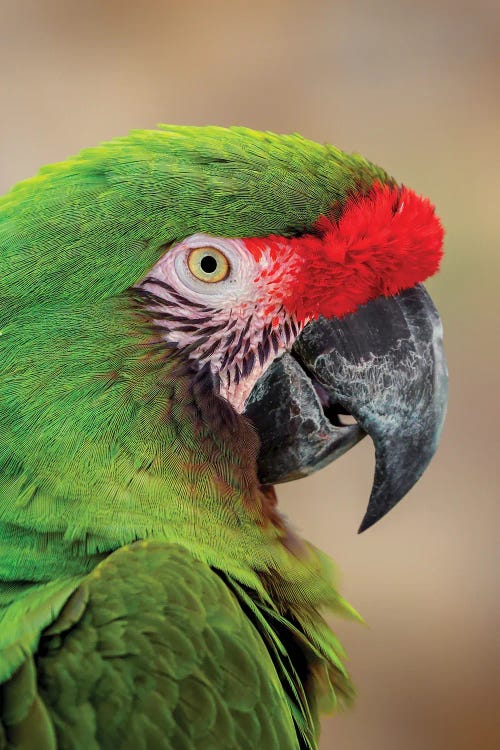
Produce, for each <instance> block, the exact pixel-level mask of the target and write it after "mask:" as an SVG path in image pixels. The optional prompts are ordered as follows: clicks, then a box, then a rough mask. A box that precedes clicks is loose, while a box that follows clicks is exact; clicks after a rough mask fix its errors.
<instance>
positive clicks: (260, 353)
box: [257, 341, 266, 367]
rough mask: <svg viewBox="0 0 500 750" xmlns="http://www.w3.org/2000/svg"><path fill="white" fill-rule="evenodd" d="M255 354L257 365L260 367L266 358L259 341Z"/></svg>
mask: <svg viewBox="0 0 500 750" xmlns="http://www.w3.org/2000/svg"><path fill="white" fill-rule="evenodd" d="M257 354H258V355H259V365H260V366H261V367H262V366H263V364H264V362H265V361H266V358H265V356H264V350H263V348H262V344H261V342H260V341H259V343H258V344H257Z"/></svg>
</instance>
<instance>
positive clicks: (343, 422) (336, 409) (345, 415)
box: [312, 380, 357, 427]
mask: <svg viewBox="0 0 500 750" xmlns="http://www.w3.org/2000/svg"><path fill="white" fill-rule="evenodd" d="M312 383H313V386H314V390H315V391H316V394H317V396H318V398H319V401H320V404H321V406H322V408H323V414H324V415H325V417H326V418H327V419H328V421H329V422H330V424H332V425H333V426H334V427H348V426H349V425H353V424H357V422H356V420H355V419H354V417H353V416H352V414H349V412H348V411H346V409H345V408H344V407H343V406H342V405H341V404H339V402H338V401H332V399H331V396H330V394H329V393H328V391H327V390H326V388H324V387H323V386H322V385H321V383H318V381H317V380H313V381H312Z"/></svg>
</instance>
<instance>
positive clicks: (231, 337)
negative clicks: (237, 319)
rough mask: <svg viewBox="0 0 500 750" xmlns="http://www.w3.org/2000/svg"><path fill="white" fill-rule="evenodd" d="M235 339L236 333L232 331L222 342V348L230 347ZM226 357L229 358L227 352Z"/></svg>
mask: <svg viewBox="0 0 500 750" xmlns="http://www.w3.org/2000/svg"><path fill="white" fill-rule="evenodd" d="M235 338H236V331H233V332H232V333H230V334H229V336H227V338H226V340H225V342H224V346H230V345H231V344H232V343H233V341H234V339H235ZM227 356H229V352H227Z"/></svg>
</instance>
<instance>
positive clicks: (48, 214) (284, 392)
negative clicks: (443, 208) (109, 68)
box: [0, 126, 446, 750]
mask: <svg viewBox="0 0 500 750" xmlns="http://www.w3.org/2000/svg"><path fill="white" fill-rule="evenodd" d="M442 239H443V231H442V228H441V225H440V223H439V220H438V219H437V218H436V216H435V214H434V209H433V207H432V205H431V204H430V203H429V202H428V201H427V200H425V199H423V198H421V197H419V196H417V195H416V194H415V193H414V192H412V191H411V190H409V189H408V188H406V187H404V186H402V185H399V184H397V183H396V182H395V181H394V180H393V179H392V178H391V177H389V175H388V174H387V173H386V172H385V171H384V170H382V169H380V168H379V167H376V166H374V165H373V164H371V163H370V162H368V161H366V160H365V159H364V158H362V157H361V156H358V155H350V154H346V153H344V152H342V151H340V150H338V149H336V148H334V147H332V146H329V145H327V146H323V145H319V144H317V143H313V142H311V141H308V140H305V139H304V138H302V137H300V136H298V135H274V134H271V133H260V132H254V131H251V130H247V129H244V128H231V129H223V128H216V127H206V128H192V127H170V126H169V127H161V128H159V129H158V130H154V131H135V132H132V133H131V134H130V135H129V136H127V137H124V138H118V139H116V140H113V141H111V142H109V143H105V144H103V145H101V146H98V147H96V148H91V149H87V150H85V151H83V152H82V153H81V154H79V155H78V156H76V157H74V158H71V159H68V160H67V161H65V162H62V163H60V164H55V165H52V166H48V167H45V168H43V169H42V170H41V171H40V173H39V174H38V176H36V177H34V178H33V179H29V180H26V181H24V182H21V183H20V184H18V185H16V186H15V187H14V188H13V189H12V190H11V191H10V192H8V193H7V194H6V195H5V196H3V198H1V199H0V248H1V253H0V299H1V306H0V308H1V325H0V334H1V335H0V544H1V547H0V694H1V701H0V748H2V749H3V748H19V749H26V748H37V750H40V749H44V750H45V749H47V750H48V749H52V748H75V749H76V748H79V749H82V750H83V749H84V750H94V749H97V748H106V749H111V748H113V749H115V748H122V749H126V748H134V750H136V749H137V748H148V749H151V748H155V749H156V748H158V749H160V750H161V749H162V748H164V749H165V750H166V749H168V750H197V749H198V748H203V750H211V749H213V750H232V749H235V748H238V749H240V750H241V749H243V750H244V749H250V748H252V749H254V748H262V749H263V750H274V749H276V750H277V749H278V748H279V750H288V749H290V750H292V748H293V749H294V750H297V749H298V748H301V749H306V748H307V749H308V750H312V749H313V748H316V747H317V742H318V734H319V723H318V716H319V714H320V713H321V712H323V711H329V710H331V709H334V708H335V707H336V706H337V705H338V704H342V703H345V702H348V701H349V700H350V699H351V696H352V687H351V683H350V680H349V677H348V675H347V673H346V670H345V668H344V666H343V663H342V657H343V652H342V648H341V646H340V645H339V643H338V641H337V639H336V638H335V636H334V634H333V633H332V631H331V629H330V627H329V626H328V625H327V623H326V621H325V619H324V615H325V613H328V612H336V613H338V614H340V615H349V616H353V617H355V613H354V611H353V610H352V609H351V608H350V607H349V606H348V605H347V604H346V603H345V602H344V601H343V599H342V598H341V597H340V596H339V594H338V593H337V590H336V588H335V583H334V576H333V570H332V565H331V564H330V561H329V560H328V559H327V557H326V556H325V555H324V554H323V553H321V552H320V551H318V550H317V549H316V548H315V547H314V546H312V545H311V544H309V543H308V542H306V541H304V540H302V539H300V538H299V537H298V535H297V534H295V533H294V532H293V531H292V530H291V528H290V526H289V524H288V523H287V521H286V520H285V518H284V517H283V516H282V515H281V513H280V510H279V508H278V506H277V502H276V496H275V493H274V490H273V487H272V485H273V484H274V483H276V482H280V481H286V480H290V479H294V478H296V477H300V476H304V475H306V474H308V473H310V472H311V471H313V470H315V469H317V468H319V467H321V466H324V465H325V464H327V463H328V462H330V461H331V460H333V459H334V458H336V457H337V456H338V455H340V454H342V453H343V452H345V451H346V450H347V449H349V448H350V447H352V446H353V445H354V444H355V443H356V442H358V441H359V440H360V439H361V437H363V436H364V435H365V434H366V433H368V434H369V435H370V436H371V437H372V439H373V441H374V443H375V448H376V470H375V479H374V487H373V491H372V495H371V498H370V502H369V505H368V510H367V513H366V516H365V518H364V521H363V523H362V528H367V527H368V526H370V525H371V524H373V523H374V522H375V521H376V520H377V519H378V518H380V517H381V516H382V515H383V514H384V513H386V512H387V511H388V510H389V508H390V507H392V506H393V505H394V504H395V503H396V502H397V501H398V500H399V499H400V498H401V497H402V496H403V495H404V494H405V493H406V492H407V491H408V489H409V488H410V487H411V486H412V485H413V484H414V482H415V481H416V480H417V479H418V477H419V476H420V474H421V473H422V472H423V470H424V469H425V467H426V466H427V464H428V462H429V461H430V459H431V457H432V454H433V453H434V451H435V448H436V445H437V440H438V436H439V432H440V428H441V425H442V421H443V417H444V411H445V403H446V366H445V361H444V356H443V353H442V345H441V328H440V322H439V318H438V316H437V313H436V311H435V309H434V307H433V305H432V302H431V301H430V299H429V297H428V296H427V293H426V292H425V290H424V288H423V287H422V286H421V282H422V281H423V280H424V279H425V278H427V277H428V276H430V275H431V274H433V273H434V272H435V271H436V270H437V268H438V265H439V260H440V256H441V245H442ZM344 414H350V415H352V416H354V417H355V418H356V420H357V421H356V424H352V423H345V420H344V419H343V417H342V415H344Z"/></svg>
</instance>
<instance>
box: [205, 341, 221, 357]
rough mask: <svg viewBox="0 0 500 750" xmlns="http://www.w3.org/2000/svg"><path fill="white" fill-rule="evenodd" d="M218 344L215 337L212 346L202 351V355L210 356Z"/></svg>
mask: <svg viewBox="0 0 500 750" xmlns="http://www.w3.org/2000/svg"><path fill="white" fill-rule="evenodd" d="M219 344H220V339H215V341H214V342H213V344H212V346H210V347H209V348H208V349H207V350H206V351H204V352H203V355H202V356H203V357H211V356H212V354H213V353H214V351H215V350H216V349H217V347H218V346H219Z"/></svg>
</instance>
